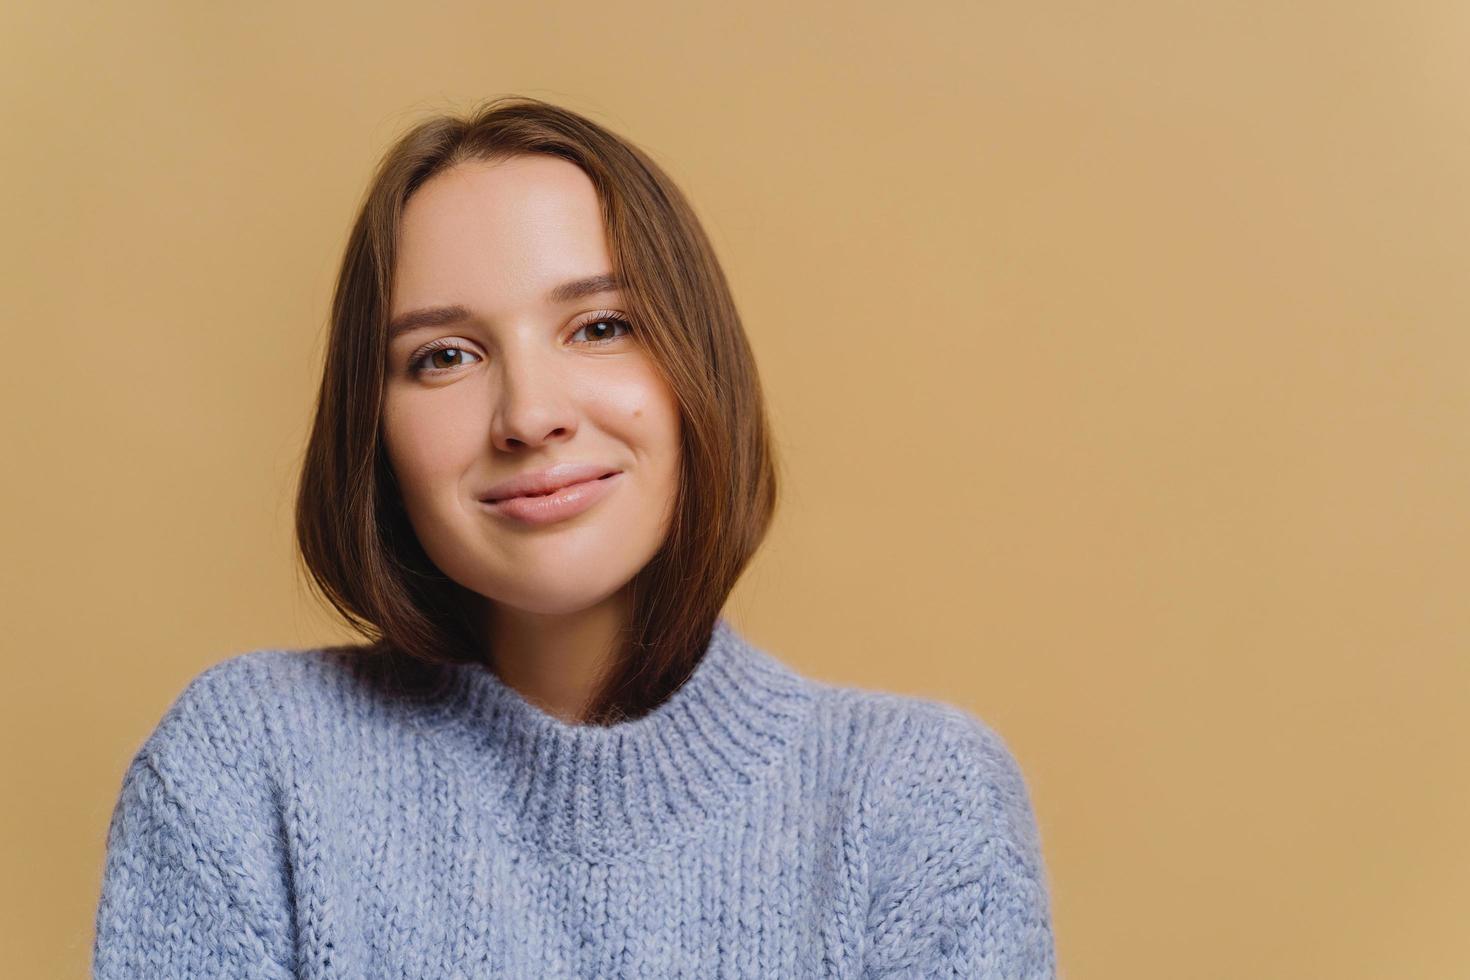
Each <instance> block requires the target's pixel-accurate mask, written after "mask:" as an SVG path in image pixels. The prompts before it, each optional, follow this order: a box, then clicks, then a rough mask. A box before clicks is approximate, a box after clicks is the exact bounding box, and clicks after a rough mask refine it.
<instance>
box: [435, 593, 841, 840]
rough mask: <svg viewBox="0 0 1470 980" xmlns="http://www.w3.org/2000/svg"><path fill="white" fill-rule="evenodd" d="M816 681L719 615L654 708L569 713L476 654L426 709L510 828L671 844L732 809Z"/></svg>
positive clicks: (794, 725) (764, 767)
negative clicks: (694, 660)
mask: <svg viewBox="0 0 1470 980" xmlns="http://www.w3.org/2000/svg"><path fill="white" fill-rule="evenodd" d="M813 693H814V684H813V683H812V682H811V681H809V680H808V679H807V678H804V677H802V676H801V675H799V674H797V673H796V672H795V671H793V670H792V669H791V668H789V667H788V666H786V664H784V663H782V662H781V661H780V660H778V659H776V658H775V657H773V656H772V655H771V654H769V653H767V652H766V651H764V650H762V649H760V648H758V647H756V646H754V645H753V644H751V643H750V642H749V641H748V640H746V639H745V638H744V637H743V636H742V635H741V634H740V633H739V631H737V630H736V629H735V627H734V626H733V625H732V624H731V623H730V622H729V621H728V620H727V619H726V618H725V617H724V616H720V617H718V618H717V619H716V621H715V625H714V628H713V631H712V633H711V635H710V638H709V640H708V642H707V644H706V646H705V650H704V653H703V654H702V656H701V659H700V660H699V662H698V664H697V666H696V667H695V669H694V671H693V673H692V674H690V676H689V678H688V679H687V680H686V681H685V682H684V684H683V685H681V686H680V687H679V688H678V690H676V691H675V692H674V693H673V694H672V695H671V696H670V697H669V698H668V699H666V700H665V701H664V702H663V703H662V704H660V705H659V706H658V707H656V708H655V709H654V710H653V711H651V712H649V713H647V714H645V715H643V716H641V717H639V718H635V719H632V720H630V721H624V722H619V723H617V724H614V725H576V724H569V723H567V722H564V721H562V720H561V719H559V718H557V717H555V716H554V715H551V714H549V713H547V712H545V711H543V710H542V709H541V708H539V707H537V706H535V705H533V704H532V703H530V702H529V701H527V700H526V699H525V698H523V697H522V696H521V695H520V694H519V692H517V691H516V690H515V689H514V688H512V687H510V686H508V685H507V684H506V683H505V682H504V681H502V680H501V679H500V678H499V677H498V676H497V675H496V674H494V673H493V672H492V671H490V670H489V669H487V668H486V667H485V666H484V665H482V664H466V665H458V666H454V667H452V668H449V677H448V686H447V688H446V689H445V693H444V700H443V701H442V702H441V703H440V709H441V710H439V711H438V712H437V713H436V715H435V717H436V718H437V720H438V724H437V727H438V728H439V729H440V730H441V731H442V732H444V733H446V734H447V736H448V737H447V739H446V742H445V744H446V747H447V751H448V752H449V753H450V755H452V756H453V757H454V759H455V760H457V764H458V765H459V766H461V767H462V771H463V774H464V775H465V776H466V777H467V778H468V782H469V784H470V785H473V786H477V787H480V789H478V790H476V792H477V793H478V794H479V795H477V796H475V797H473V798H472V800H471V804H470V805H472V806H484V807H487V808H489V809H490V810H491V811H492V812H491V813H490V814H488V815H489V816H491V817H492V818H493V819H496V820H497V821H498V822H499V823H500V824H501V826H502V829H503V830H504V831H505V832H506V833H507V834H509V835H510V836H512V837H514V838H517V839H520V840H522V841H524V842H526V843H528V844H531V845H534V846H536V847H539V848H543V849H547V850H553V851H559V852H565V853H571V854H576V855H579V856H583V857H586V858H590V859H598V858H611V857H615V856H617V855H619V854H626V853H632V852H636V851H643V850H646V849H648V848H651V847H672V846H674V845H675V844H676V843H677V842H678V841H680V840H682V839H683V838H685V837H686V836H688V835H689V834H691V833H693V832H695V831H696V830H698V829H699V828H700V827H701V826H703V825H704V824H705V823H706V822H707V821H709V820H711V819H719V818H720V817H721V816H722V815H725V814H729V813H732V812H735V811H737V810H738V809H739V808H740V806H741V801H742V799H743V798H744V797H746V796H747V795H749V794H751V793H753V792H756V791H757V786H758V784H759V783H760V781H761V780H762V779H763V778H766V777H767V776H768V773H769V770H771V769H772V768H773V767H774V766H775V764H776V763H777V762H778V761H779V760H780V759H781V758H783V757H784V756H785V755H786V754H787V753H788V751H789V750H790V748H791V747H792V745H793V744H794V741H795V739H796V738H797V736H798V734H799V729H800V727H801V723H802V721H803V719H804V718H805V717H806V714H807V712H808V710H809V708H810V706H811V702H812V698H813Z"/></svg>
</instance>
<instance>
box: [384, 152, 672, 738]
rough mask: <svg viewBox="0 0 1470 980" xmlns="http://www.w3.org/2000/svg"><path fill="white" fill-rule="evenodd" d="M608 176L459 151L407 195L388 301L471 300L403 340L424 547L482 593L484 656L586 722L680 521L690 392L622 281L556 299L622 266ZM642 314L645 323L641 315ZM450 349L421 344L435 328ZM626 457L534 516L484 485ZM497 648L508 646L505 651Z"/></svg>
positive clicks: (412, 502)
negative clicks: (643, 336) (671, 375)
mask: <svg viewBox="0 0 1470 980" xmlns="http://www.w3.org/2000/svg"><path fill="white" fill-rule="evenodd" d="M613 271H614V270H613V266H612V261H611V258H610V255H609V251H608V247H607V241H606V235H605V231H604V229H603V226H602V218H601V212H600V208H599V203H598V199H597V195H596V191H595V189H594V188H593V186H592V183H591V181H590V180H589V179H588V177H587V176H586V174H584V173H583V172H582V171H581V170H580V169H579V168H577V167H576V166H575V165H573V164H571V163H568V162H567V161H564V160H560V159H555V158H551V157H546V156H522V157H516V158H513V159H510V160H506V161H502V162H499V163H496V164H493V165H492V164H486V163H484V162H481V161H475V162H470V163H465V164H461V165H458V166H455V167H453V168H451V169H450V170H447V171H444V172H442V173H440V174H438V175H436V176H434V177H433V178H431V179H430V180H429V181H428V182H426V183H425V184H424V185H423V186H422V187H420V188H419V189H418V190H417V191H416V192H415V193H414V195H413V196H412V197H411V198H409V201H408V204H407V206H406V207H405V210H404V215H403V226H402V237H401V240H400V246H399V255H398V262H397V268H396V269H395V272H394V287H393V296H394V299H393V309H392V311H391V312H392V318H393V320H394V321H397V320H399V319H400V318H401V317H402V316H403V315H404V314H406V313H409V312H413V311H418V310H422V309H425V308H430V307H443V306H450V305H458V306H462V307H464V308H465V310H466V312H467V313H468V316H465V317H461V318H458V319H456V320H454V321H453V322H449V323H443V324H439V325H420V326H417V327H414V328H412V329H409V330H407V331H405V332H403V333H401V334H397V335H395V336H393V337H392V338H391V340H390V342H389V353H388V358H389V363H388V381H387V390H386V392H385V395H384V415H383V438H384V442H385V448H386V451H387V453H388V458H389V461H390V464H391V465H392V467H393V471H394V474H395V476H396V477H397V479H398V483H399V486H400V487H401V489H402V492H403V498H404V505H405V508H406V510H407V512H408V516H409V520H410V523H411V524H412V525H413V528H414V531H415V533H416V534H417V536H418V538H419V541H420V543H421V544H422V545H423V547H424V551H425V553H426V554H428V556H429V558H430V559H431V560H432V561H433V562H434V564H435V565H436V566H437V567H438V568H439V569H440V570H441V571H443V572H444V574H445V575H447V576H449V577H450V578H451V579H453V580H454V581H456V582H458V583H459V584H460V585H462V586H464V587H465V588H467V589H469V590H470V591H471V592H473V593H475V594H478V595H480V596H483V597H484V599H485V604H484V623H485V635H486V637H487V639H488V649H487V650H486V661H487V663H488V664H489V665H490V666H492V667H493V669H494V670H495V671H496V673H497V674H498V675H499V676H500V677H501V678H502V679H503V680H504V681H505V682H506V683H507V684H509V685H510V686H511V687H513V688H514V689H515V690H516V691H517V692H518V693H520V694H521V696H522V697H524V698H526V700H528V701H530V702H531V703H533V704H535V705H537V706H539V707H540V708H541V709H542V710H544V711H546V712H547V713H548V714H551V715H553V716H554V717H556V718H558V719H560V720H562V721H565V722H568V723H576V722H578V721H579V720H580V719H581V717H582V713H583V709H584V706H585V704H586V701H587V699H588V697H589V695H590V694H591V693H592V687H593V684H594V683H595V681H596V679H597V677H598V675H599V673H600V671H601V670H602V669H603V667H604V666H605V665H606V664H607V662H608V659H609V657H610V656H611V655H612V651H613V650H614V649H615V644H616V641H617V638H618V633H619V631H620V630H621V629H622V628H623V627H624V626H625V625H626V624H627V622H628V617H629V613H630V609H629V605H628V601H627V589H626V587H627V584H628V582H629V581H630V580H631V579H632V578H633V576H634V575H636V574H637V573H638V571H639V570H641V569H642V568H643V567H644V565H646V564H647V563H648V561H649V560H650V559H651V558H652V557H653V555H654V554H655V553H656V552H657V550H658V547H659V545H660V544H661V543H662V542H663V540H664V537H665V536H666V534H667V531H668V527H669V521H670V519H671V517H672V510H673V501H674V495H675V492H676V489H677V486H678V479H679V462H680V460H679V455H680V417H679V411H678V403H677V401H676V400H675V398H674V395H673V392H672V391H671V390H670V389H669V387H668V386H667V384H666V383H665V381H664V379H663V377H662V375H661V374H660V373H659V371H658V369H657V365H656V363H655V362H654V360H653V358H652V356H651V355H650V354H648V353H647V351H646V350H645V349H644V348H643V346H642V344H641V342H640V340H639V338H638V335H637V331H638V326H637V324H632V325H631V328H629V327H627V326H625V325H623V324H619V323H616V322H615V321H614V320H613V319H610V317H613V318H620V319H622V320H625V321H627V320H628V314H627V311H626V306H624V305H623V304H624V298H623V295H622V293H621V292H620V291H618V290H616V289H610V290H604V291H600V292H597V293H595V294H592V295H587V296H583V297H580V298H576V299H571V300H566V301H561V302H554V301H552V300H551V299H550V298H549V297H548V293H549V292H550V291H551V290H552V289H553V288H554V287H556V286H559V285H562V284H563V283H566V282H568V281H571V280H576V279H582V278H586V277H589V276H593V275H597V274H604V273H612V272H613ZM628 322H631V321H628ZM430 345H432V346H436V347H440V348H441V349H439V350H435V351H432V352H429V353H428V356H427V357H426V358H424V359H422V360H420V361H419V362H418V365H417V367H414V366H411V362H413V361H414V360H415V358H417V357H419V356H420V355H422V354H423V353H424V348H425V347H426V346H430ZM569 461H570V462H579V463H582V462H585V463H595V464H597V465H598V466H607V467H609V468H616V469H620V470H622V473H621V475H620V476H618V477H616V478H615V479H616V481H617V482H616V483H615V484H614V486H613V488H612V489H611V490H610V492H609V493H608V494H607V495H606V496H605V497H604V498H603V499H602V500H600V501H599V502H598V503H596V504H595V505H593V506H592V507H591V508H590V509H588V510H586V511H583V512H582V513H580V514H577V515H575V516H573V517H570V518H568V519H565V520H561V521H558V522H556V523H552V524H542V525H527V524H522V523H520V522H517V521H515V520H513V519H511V518H508V517H506V516H504V515H502V514H496V513H493V512H491V511H489V510H488V509H487V508H486V507H485V505H483V504H481V503H480V502H479V498H480V496H482V495H483V494H484V493H485V492H486V491H487V490H488V489H489V488H490V487H492V486H494V485H495V484H497V483H499V482H501V481H502V480H505V479H508V478H510V477H512V476H517V475H519V474H522V473H525V472H527V471H530V470H538V469H541V468H543V467H545V466H549V465H552V464H555V463H562V462H569ZM491 651H493V655H492V654H491Z"/></svg>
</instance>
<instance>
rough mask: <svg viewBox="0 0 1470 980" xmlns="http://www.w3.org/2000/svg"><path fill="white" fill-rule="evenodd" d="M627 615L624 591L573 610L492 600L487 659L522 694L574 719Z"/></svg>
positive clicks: (559, 715)
mask: <svg viewBox="0 0 1470 980" xmlns="http://www.w3.org/2000/svg"><path fill="white" fill-rule="evenodd" d="M629 617H630V610H629V609H628V607H627V601H626V595H625V593H624V592H622V591H619V592H617V593H614V594H613V595H612V596H609V597H608V598H607V599H606V600H604V601H602V602H600V603H598V604H596V605H594V606H589V607H587V608H586V609H579V610H577V611H575V612H570V613H536V612H527V611H525V610H523V609H515V608H512V607H510V606H507V605H504V604H501V603H492V604H490V613H489V622H488V628H487V630H486V635H487V636H488V637H489V651H488V656H487V658H486V659H487V661H488V662H489V663H490V665H491V667H492V668H493V669H494V671H495V673H496V675H497V676H499V677H500V679H501V680H502V681H503V682H504V683H505V684H506V685H507V686H509V687H511V688H513V689H514V690H515V691H516V692H517V693H519V694H520V695H521V697H523V698H525V699H526V700H527V701H529V702H531V703H532V704H534V705H536V706H537V707H539V708H541V709H542V710H543V711H545V712H547V713H548V714H550V715H552V716H554V717H556V718H559V719H561V720H562V721H565V722H568V723H571V724H575V723H577V722H579V721H581V719H582V718H583V717H584V715H585V712H586V708H587V706H588V702H589V701H590V699H591V697H592V695H593V693H594V691H595V690H596V688H597V686H598V685H599V683H600V682H601V680H602V678H603V672H604V671H605V670H606V669H607V667H608V665H609V664H610V663H611V661H612V658H613V656H614V654H615V653H616V651H617V648H618V647H617V645H618V637H619V635H620V634H621V632H622V630H623V628H624V627H625V626H626V625H627V623H628V620H629Z"/></svg>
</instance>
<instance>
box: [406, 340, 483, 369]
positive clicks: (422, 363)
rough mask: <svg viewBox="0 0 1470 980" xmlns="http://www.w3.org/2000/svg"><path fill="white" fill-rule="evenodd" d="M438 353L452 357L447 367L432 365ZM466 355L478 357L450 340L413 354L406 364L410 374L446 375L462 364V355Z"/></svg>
mask: <svg viewBox="0 0 1470 980" xmlns="http://www.w3.org/2000/svg"><path fill="white" fill-rule="evenodd" d="M440 353H448V354H452V355H454V356H453V358H452V363H451V364H450V365H448V366H440V365H438V364H436V363H434V361H433V358H434V356H435V355H436V354H440ZM466 354H468V355H469V356H470V357H479V355H478V354H475V353H473V352H471V351H469V350H466V349H465V348H464V347H462V346H461V345H459V344H457V343H455V342H454V341H452V340H450V341H441V342H439V343H436V344H431V345H429V346H428V347H425V348H424V349H422V350H420V351H419V352H418V353H417V354H415V355H414V356H413V357H412V358H411V359H410V360H409V362H408V370H409V372H410V373H412V374H416V375H417V374H446V373H448V372H450V371H453V370H454V368H455V367H457V366H459V365H462V364H464V363H465V360H464V355H466ZM471 363H473V362H471Z"/></svg>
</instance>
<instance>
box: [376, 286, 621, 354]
mask: <svg viewBox="0 0 1470 980" xmlns="http://www.w3.org/2000/svg"><path fill="white" fill-rule="evenodd" d="M622 288H623V284H622V282H621V281H620V280H619V279H618V277H617V276H614V275H612V274H611V273H606V272H604V273H599V274H598V275H595V276H583V277H582V278H581V279H570V280H568V281H567V282H564V283H562V284H561V285H560V286H556V287H555V288H553V289H552V290H551V291H550V292H549V293H547V294H546V302H548V303H554V304H558V305H559V304H562V303H570V302H572V301H573V300H577V299H583V298H585V297H587V296H596V295H598V294H599V293H610V292H613V291H615V290H618V289H622ZM469 317H470V311H469V310H468V309H467V308H466V307H464V306H461V305H459V304H458V303H456V304H454V305H453V306H430V307H425V308H424V309H422V310H410V311H408V312H407V313H400V314H399V315H398V316H396V317H394V318H393V320H392V321H391V322H390V323H389V324H388V339H389V340H392V339H393V338H394V337H397V336H398V335H399V334H403V333H408V332H409V331H410V330H415V329H417V328H419V327H442V326H445V325H446V324H450V323H458V322H459V321H460V320H467V319H469Z"/></svg>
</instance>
